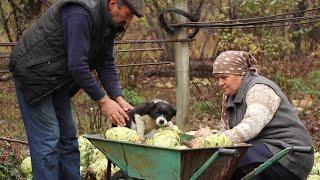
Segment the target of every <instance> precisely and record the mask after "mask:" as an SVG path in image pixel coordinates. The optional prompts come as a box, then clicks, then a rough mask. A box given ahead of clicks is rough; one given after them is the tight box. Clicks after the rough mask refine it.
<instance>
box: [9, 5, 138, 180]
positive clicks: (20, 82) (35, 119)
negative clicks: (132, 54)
mask: <svg viewBox="0 0 320 180" xmlns="http://www.w3.org/2000/svg"><path fill="white" fill-rule="evenodd" d="M143 6H144V0H58V1H57V2H56V3H54V4H53V5H52V6H51V7H50V8H49V9H48V10H47V12H46V13H45V14H44V15H43V16H42V17H41V18H40V19H39V22H37V23H36V24H35V25H34V26H32V27H31V28H30V29H29V30H28V31H27V32H25V34H24V36H23V37H22V38H21V40H20V41H19V42H18V43H17V45H16V46H15V47H14V49H13V51H12V53H11V57H10V65H9V66H10V70H11V72H12V74H13V78H14V82H15V85H16V92H17V98H18V103H19V106H20V111H21V114H22V119H23V122H24V125H25V129H26V133H27V137H28V141H29V148H30V154H31V159H32V168H33V177H34V179H36V180H38V179H41V180H44V179H80V173H79V166H80V160H79V151H78V142H77V137H76V126H75V123H74V121H73V119H72V113H71V102H70V99H71V97H72V95H74V94H75V93H76V92H77V91H78V90H79V89H80V88H82V89H83V90H84V91H85V92H86V93H87V94H88V95H89V96H90V97H91V98H92V99H93V100H94V101H96V102H97V103H98V104H99V106H100V107H101V110H102V112H103V113H104V115H105V116H106V117H107V118H108V119H110V120H111V121H112V123H113V124H115V125H120V126H125V125H126V120H128V115H127V114H126V112H127V111H128V110H130V109H132V108H133V107H132V106H131V105H130V104H129V103H127V102H126V101H125V100H124V99H123V97H122V93H121V87H120V83H119V80H118V76H117V72H116V69H115V65H114V57H113V46H114V39H115V36H116V34H117V33H120V32H121V31H123V30H124V29H125V28H126V27H127V25H128V24H129V23H130V21H131V19H132V18H133V15H136V16H137V17H139V18H140V17H142V16H143V15H144V11H143ZM91 70H96V71H97V73H98V75H99V79H100V81H101V83H102V85H103V87H104V89H105V90H106V92H107V94H108V95H109V97H107V96H106V94H105V92H104V91H103V90H102V89H101V87H100V85H99V83H98V82H97V80H96V79H95V78H94V76H92V74H91V72H90V71H91Z"/></svg>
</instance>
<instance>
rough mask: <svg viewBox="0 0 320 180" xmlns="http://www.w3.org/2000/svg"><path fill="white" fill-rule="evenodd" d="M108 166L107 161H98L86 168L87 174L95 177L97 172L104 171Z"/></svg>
mask: <svg viewBox="0 0 320 180" xmlns="http://www.w3.org/2000/svg"><path fill="white" fill-rule="evenodd" d="M107 166H108V160H107V159H100V160H98V161H96V162H94V163H92V164H90V165H89V166H88V172H89V173H91V174H93V175H96V174H97V173H98V172H99V171H101V170H105V169H106V168H107Z"/></svg>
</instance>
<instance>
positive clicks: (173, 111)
mask: <svg viewBox="0 0 320 180" xmlns="http://www.w3.org/2000/svg"><path fill="white" fill-rule="evenodd" d="M172 113H173V116H175V115H176V114H177V110H176V109H175V108H172Z"/></svg>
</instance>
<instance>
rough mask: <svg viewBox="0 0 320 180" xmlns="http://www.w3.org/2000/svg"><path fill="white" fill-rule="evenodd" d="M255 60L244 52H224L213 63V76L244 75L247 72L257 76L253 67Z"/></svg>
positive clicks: (256, 71)
mask: <svg viewBox="0 0 320 180" xmlns="http://www.w3.org/2000/svg"><path fill="white" fill-rule="evenodd" d="M256 64H257V60H256V59H255V58H254V57H253V56H252V55H251V54H250V53H248V52H245V51H226V52H223V53H221V54H220V55H219V56H218V57H217V59H216V60H215V62H214V63H213V74H234V75H245V74H246V73H247V72H248V71H249V72H251V73H253V74H256V75H257V74H259V71H258V69H256V67H255V65H256Z"/></svg>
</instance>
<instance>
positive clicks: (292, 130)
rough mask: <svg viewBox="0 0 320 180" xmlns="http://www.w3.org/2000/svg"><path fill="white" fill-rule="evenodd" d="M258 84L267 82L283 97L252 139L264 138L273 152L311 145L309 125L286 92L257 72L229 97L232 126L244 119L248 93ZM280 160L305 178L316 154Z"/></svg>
mask: <svg viewBox="0 0 320 180" xmlns="http://www.w3.org/2000/svg"><path fill="white" fill-rule="evenodd" d="M255 84H265V85H267V86H269V87H270V88H272V89H273V90H274V92H275V93H276V94H277V95H278V96H279V97H280V98H281V102H280V105H279V107H278V109H277V111H276V113H275V115H274V116H273V118H272V120H271V121H270V122H269V123H268V124H267V125H266V126H265V127H264V128H263V129H262V131H261V132H260V134H259V135H258V136H257V137H255V138H254V139H253V140H252V141H259V142H263V143H264V144H265V145H266V146H267V147H268V149H269V150H270V151H271V152H272V153H273V154H276V153H278V152H279V151H281V150H282V149H284V148H287V147H290V146H292V145H296V146H312V140H311V137H310V135H309V133H308V131H307V129H306V128H305V127H304V125H303V124H302V123H301V121H300V119H299V118H298V116H297V115H296V114H295V113H294V111H293V108H292V106H291V104H290V103H289V101H288V99H287V97H286V96H285V94H284V93H283V92H282V90H281V89H280V87H279V86H278V85H276V84H275V83H274V82H272V81H271V80H269V79H267V78H265V77H263V76H254V75H251V74H250V73H248V74H247V75H246V76H245V77H244V79H243V82H242V83H241V86H240V88H239V90H238V92H237V94H236V95H235V96H233V97H232V98H228V102H227V113H228V115H229V117H230V127H231V128H233V127H234V126H236V125H237V124H239V123H240V122H241V121H242V120H243V117H244V115H245V113H246V110H247V104H246V94H247V92H248V90H249V89H250V88H251V87H252V86H254V85H255ZM302 159H303V161H302ZM280 163H281V165H282V166H284V167H285V168H286V169H288V170H289V171H291V172H292V173H294V174H296V175H297V176H298V177H299V178H301V179H306V177H307V176H308V173H309V172H310V170H311V168H312V164H313V155H310V154H300V153H295V154H293V155H292V154H290V155H287V156H286V157H285V158H283V159H282V160H281V161H280Z"/></svg>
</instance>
